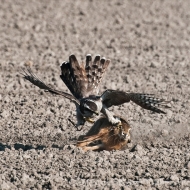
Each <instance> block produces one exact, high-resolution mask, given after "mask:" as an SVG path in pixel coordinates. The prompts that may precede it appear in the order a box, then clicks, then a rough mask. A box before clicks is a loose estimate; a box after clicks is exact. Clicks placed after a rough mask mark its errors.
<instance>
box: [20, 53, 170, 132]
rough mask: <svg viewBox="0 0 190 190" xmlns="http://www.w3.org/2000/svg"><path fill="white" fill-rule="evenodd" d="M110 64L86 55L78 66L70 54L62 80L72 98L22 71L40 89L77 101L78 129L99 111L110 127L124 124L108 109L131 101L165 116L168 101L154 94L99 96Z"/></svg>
mask: <svg viewBox="0 0 190 190" xmlns="http://www.w3.org/2000/svg"><path fill="white" fill-rule="evenodd" d="M109 63H110V60H109V59H106V58H105V57H102V58H101V57H100V55H97V56H96V57H95V59H94V60H93V61H92V57H91V55H90V54H88V55H87V56H86V61H85V64H84V63H79V62H78V61H77V59H76V57H75V55H73V54H72V55H70V56H69V61H66V62H63V63H62V64H61V65H60V67H61V75H60V77H61V79H62V80H63V82H64V83H65V85H66V86H67V87H68V89H69V90H70V92H71V93H72V95H71V94H69V93H66V92H62V91H59V90H55V89H53V88H51V87H50V86H48V85H46V84H45V83H44V82H43V81H42V80H40V79H39V78H38V77H37V76H36V75H35V74H33V73H32V71H31V69H30V68H29V69H28V70H23V71H24V73H23V77H24V78H25V79H26V80H29V81H30V82H31V83H33V84H34V85H36V86H38V87H39V88H41V89H45V90H46V91H48V92H50V93H53V94H56V95H61V96H64V97H65V98H67V99H70V100H71V101H72V102H74V103H75V105H76V113H77V114H76V116H77V124H76V125H75V126H76V127H77V128H78V127H79V126H80V125H81V126H83V125H84V123H85V121H92V118H93V117H94V116H95V115H98V114H99V113H100V112H101V113H103V114H104V115H105V116H106V117H107V118H108V121H109V122H110V123H111V124H113V125H119V124H121V121H120V119H119V118H117V117H115V116H114V114H113V113H112V112H110V111H109V110H108V108H109V107H111V106H116V105H121V104H123V103H126V102H130V101H133V102H135V103H136V104H138V105H139V106H141V107H142V108H144V109H148V110H151V111H153V112H157V113H163V114H165V112H164V111H162V110H160V109H159V108H158V107H165V108H168V105H167V104H168V102H167V101H165V100H163V99H159V98H155V97H154V96H153V95H152V94H140V93H127V92H123V91H118V90H106V91H105V92H104V93H103V94H102V95H98V93H99V89H98V85H99V84H100V82H101V79H102V76H103V74H104V73H105V71H106V69H107V67H108V65H109Z"/></svg>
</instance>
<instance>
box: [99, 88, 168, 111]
mask: <svg viewBox="0 0 190 190" xmlns="http://www.w3.org/2000/svg"><path fill="white" fill-rule="evenodd" d="M101 98H102V102H103V104H104V105H105V106H106V107H107V108H109V107H111V106H113V105H114V106H116V105H121V104H124V103H126V102H130V101H133V102H134V103H136V104H137V105H139V106H141V107H142V108H144V109H147V110H151V111H153V112H156V113H164V114H165V112H164V111H162V110H160V109H159V108H157V107H162V108H170V106H169V105H168V104H169V103H170V101H165V100H164V99H159V98H155V97H154V96H153V94H140V93H126V92H123V91H117V90H106V91H105V92H104V93H103V94H102V96H101Z"/></svg>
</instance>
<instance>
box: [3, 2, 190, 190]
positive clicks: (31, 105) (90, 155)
mask: <svg viewBox="0 0 190 190" xmlns="http://www.w3.org/2000/svg"><path fill="white" fill-rule="evenodd" d="M189 8H190V1H188V0H184V1H178V0H174V1H164V0H158V1H151V0H148V1H147V0H143V1H141V0H139V1H124V0H123V1H122V0H118V1H115V0H111V1H110V0H106V1H99V0H97V1H95V0H88V1H82V0H76V1H70V0H64V1H61V0H57V1H45V0H41V1H37V0H30V1H24V0H15V1H12V0H0V81H1V82H0V189H127V190H129V189H138V190H139V189H184V190H188V189H190V121H189V117H190V54H189V49H190V11H189ZM71 53H74V54H76V55H77V58H78V59H79V60H84V59H85V55H86V54H87V53H91V54H92V55H93V56H95V55H96V54H101V55H102V56H106V57H107V58H110V59H111V60H112V63H111V65H110V67H109V69H108V72H107V74H106V75H105V77H104V79H103V81H102V84H101V87H100V92H103V91H104V90H105V89H107V88H110V89H120V90H124V91H133V92H146V93H154V94H156V95H157V96H158V97H163V98H167V99H170V100H171V101H172V102H171V104H172V108H171V109H168V110H166V112H167V114H166V115H163V114H160V115H159V114H153V113H151V112H150V111H147V110H143V109H141V108H140V107H138V106H136V105H134V104H133V103H126V104H124V105H122V106H119V107H114V108H113V109H112V110H113V111H115V112H118V113H119V114H120V115H121V116H123V117H125V118H127V120H128V122H129V123H130V125H131V126H132V136H133V137H132V143H130V144H129V146H128V147H127V148H126V150H124V151H112V152H108V151H102V152H92V151H90V152H83V151H82V150H81V149H79V148H76V147H75V146H74V143H75V142H76V139H77V138H78V136H79V135H81V134H84V133H85V132H86V131H87V130H88V129H89V127H90V125H89V124H88V125H86V126H85V128H84V130H83V131H80V132H79V131H76V130H75V128H74V127H73V126H72V125H71V124H70V123H68V121H67V118H69V117H70V118H71V119H73V120H74V119H75V109H74V105H72V104H70V102H69V101H68V100H66V99H64V98H60V97H56V96H52V95H50V94H47V93H46V92H43V91H42V90H40V89H39V88H37V87H35V86H33V85H31V84H30V83H29V82H28V81H24V80H23V79H22V77H21V75H20V74H19V71H20V69H21V68H23V67H24V66H25V64H30V65H32V69H33V71H34V72H35V73H36V74H38V76H39V77H40V78H42V79H43V80H44V81H46V82H47V83H48V84H51V85H53V86H54V87H56V88H57V89H62V90H64V91H67V92H68V90H67V88H66V86H65V85H64V84H63V82H62V81H61V79H60V78H59V74H60V68H59V65H60V64H61V63H62V62H63V61H65V60H68V56H69V55H70V54H71Z"/></svg>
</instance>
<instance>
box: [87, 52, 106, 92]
mask: <svg viewBox="0 0 190 190" xmlns="http://www.w3.org/2000/svg"><path fill="white" fill-rule="evenodd" d="M109 64H110V60H109V59H106V58H105V57H102V58H100V55H96V57H95V58H94V61H92V56H91V55H90V54H87V56H86V65H85V71H86V76H87V79H88V87H89V88H92V87H93V88H94V89H98V85H99V84H100V82H101V79H102V77H103V75H104V73H105V71H106V69H107V67H108V65H109Z"/></svg>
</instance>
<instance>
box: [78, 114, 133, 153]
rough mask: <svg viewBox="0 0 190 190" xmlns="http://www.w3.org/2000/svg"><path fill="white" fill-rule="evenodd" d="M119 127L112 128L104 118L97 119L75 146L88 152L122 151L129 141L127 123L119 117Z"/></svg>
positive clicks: (129, 128)
mask: <svg viewBox="0 0 190 190" xmlns="http://www.w3.org/2000/svg"><path fill="white" fill-rule="evenodd" d="M118 119H120V120H121V125H118V126H114V125H113V124H111V123H110V122H109V121H108V119H107V118H106V117H102V118H100V119H98V120H97V121H96V122H95V123H94V125H93V126H92V127H91V129H90V130H89V131H88V133H87V134H86V135H82V136H80V137H79V139H78V141H77V144H76V146H77V147H81V148H82V149H83V150H84V151H88V150H97V151H100V150H108V151H111V150H122V149H124V148H125V146H126V145H127V143H129V142H130V141H131V139H130V130H131V127H130V126H129V124H128V122H127V121H126V120H124V119H123V118H121V117H118Z"/></svg>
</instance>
